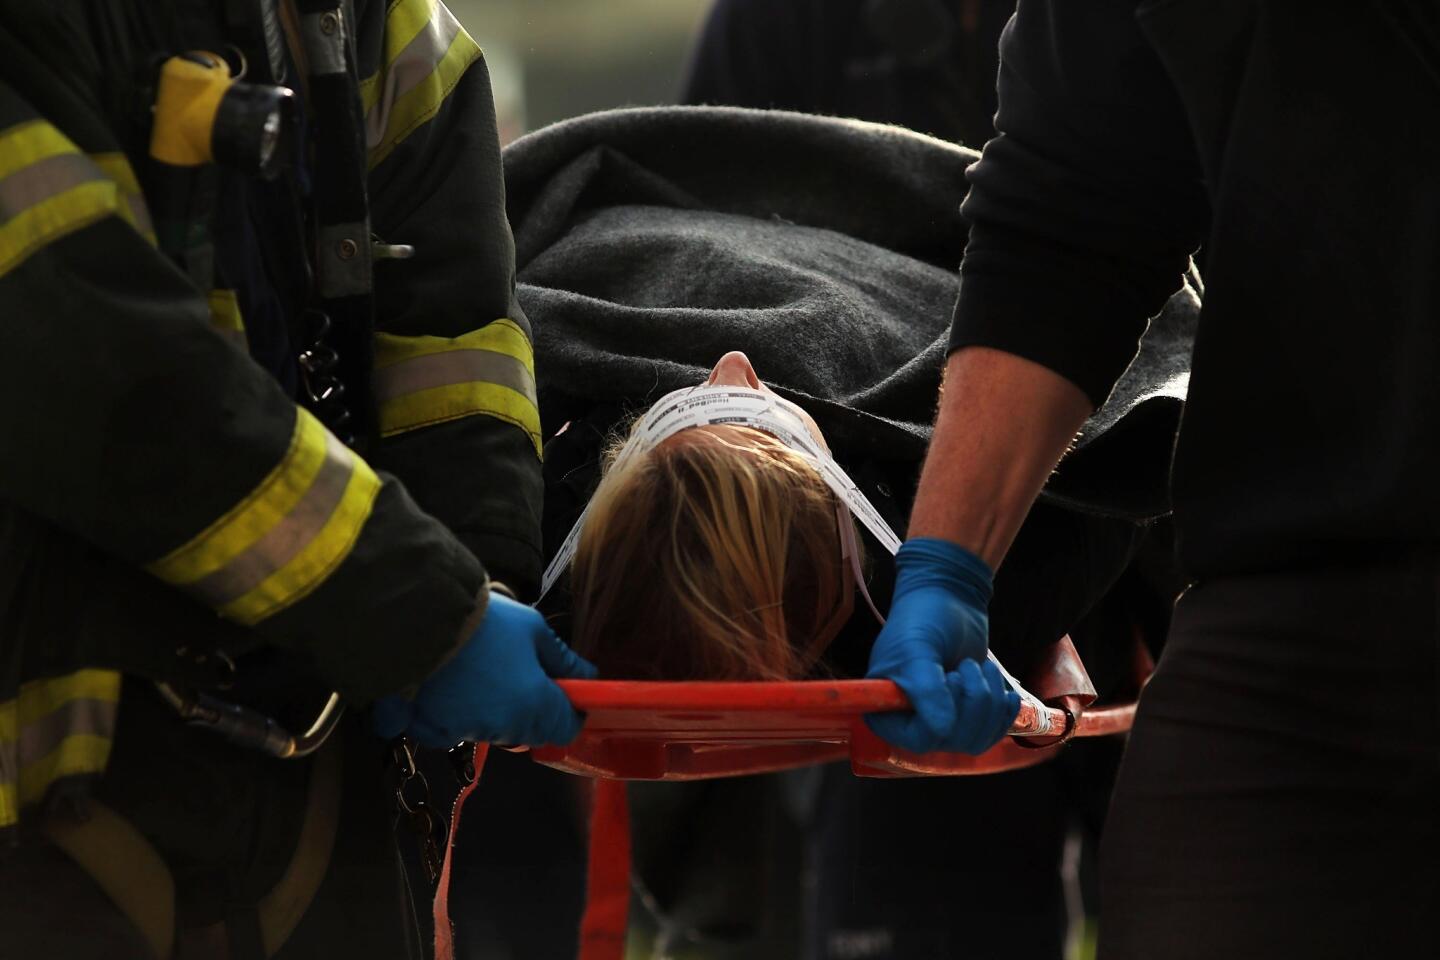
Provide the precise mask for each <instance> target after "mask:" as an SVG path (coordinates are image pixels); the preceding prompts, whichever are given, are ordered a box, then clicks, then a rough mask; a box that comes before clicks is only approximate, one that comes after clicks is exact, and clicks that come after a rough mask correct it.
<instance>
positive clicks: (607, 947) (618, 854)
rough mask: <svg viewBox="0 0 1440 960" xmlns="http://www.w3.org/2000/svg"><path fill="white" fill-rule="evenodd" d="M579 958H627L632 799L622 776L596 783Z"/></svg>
mask: <svg viewBox="0 0 1440 960" xmlns="http://www.w3.org/2000/svg"><path fill="white" fill-rule="evenodd" d="M594 796H595V802H594V806H593V808H592V809H591V813H590V867H589V876H588V877H587V878H586V884H585V917H584V919H582V920H581V921H580V960H624V957H625V930H626V927H627V926H628V925H629V922H630V801H629V797H628V795H627V794H626V792H625V781H623V780H597V781H595V791H594Z"/></svg>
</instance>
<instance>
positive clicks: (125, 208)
mask: <svg viewBox="0 0 1440 960" xmlns="http://www.w3.org/2000/svg"><path fill="white" fill-rule="evenodd" d="M90 159H91V161H92V162H94V164H95V166H97V167H99V168H100V171H101V172H102V173H104V174H105V176H107V177H109V178H110V179H111V180H114V181H115V182H116V183H117V184H118V185H119V187H120V198H121V199H122V200H124V201H125V202H124V203H123V204H122V205H121V207H120V215H121V216H122V217H124V218H125V221H126V222H127V223H129V224H130V225H131V226H132V227H134V228H135V229H136V230H137V231H139V233H140V235H141V236H143V237H144V238H145V239H146V240H149V241H150V243H151V245H152V246H153V245H154V244H156V243H157V241H156V239H155V226H154V224H153V223H151V221H150V208H149V207H147V206H146V205H145V194H144V191H142V190H141V189H140V181H139V180H138V179H136V177H135V171H134V170H133V169H132V168H131V167H130V160H129V158H128V157H126V156H125V154H123V153H119V152H114V153H92V154H90Z"/></svg>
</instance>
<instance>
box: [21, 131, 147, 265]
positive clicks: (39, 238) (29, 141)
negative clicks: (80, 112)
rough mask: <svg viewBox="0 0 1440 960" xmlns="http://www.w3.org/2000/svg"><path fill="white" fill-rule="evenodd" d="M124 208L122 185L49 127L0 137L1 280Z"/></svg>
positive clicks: (119, 213) (59, 133)
mask: <svg viewBox="0 0 1440 960" xmlns="http://www.w3.org/2000/svg"><path fill="white" fill-rule="evenodd" d="M121 208H122V204H121V201H120V197H119V185H118V184H117V183H116V182H115V181H114V180H111V179H109V178H108V177H106V176H105V174H104V173H103V172H101V170H100V168H99V167H97V166H95V164H93V163H91V162H90V160H89V159H88V158H86V157H85V155H84V154H82V153H81V152H80V151H79V148H77V147H76V146H75V144H73V143H71V142H70V140H68V139H67V138H66V137H65V135H64V134H62V133H61V132H60V131H59V130H56V129H55V128H54V127H53V126H51V125H50V124H48V123H46V122H44V121H43V120H31V121H27V122H25V123H21V124H17V125H16V126H13V127H10V128H8V129H6V130H4V131H3V132H0V276H4V275H5V274H6V273H8V272H10V271H11V270H13V269H15V267H17V266H19V265H20V264H21V263H22V262H24V260H25V259H26V258H28V257H29V256H30V255H32V254H33V253H35V252H36V251H37V250H39V249H40V248H41V247H43V246H45V245H46V244H48V243H51V242H53V241H55V240H58V239H59V238H61V237H63V236H65V235H66V234H69V233H73V232H74V231H76V230H79V229H82V228H83V227H86V226H88V225H89V224H91V223H94V222H95V221H96V220H99V219H101V218H103V217H106V216H110V215H112V214H117V215H122V216H123V214H121Z"/></svg>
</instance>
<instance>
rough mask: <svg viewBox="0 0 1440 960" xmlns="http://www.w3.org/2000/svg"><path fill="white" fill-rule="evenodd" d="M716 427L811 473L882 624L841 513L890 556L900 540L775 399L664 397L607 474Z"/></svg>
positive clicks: (548, 572)
mask: <svg viewBox="0 0 1440 960" xmlns="http://www.w3.org/2000/svg"><path fill="white" fill-rule="evenodd" d="M718 424H729V425H732V426H740V427H753V428H755V429H757V430H763V431H765V432H766V433H768V434H770V435H771V436H773V437H775V438H776V439H777V440H779V441H780V442H781V443H783V444H785V446H787V447H789V448H790V449H792V450H794V451H795V452H796V453H798V454H800V456H802V457H804V458H805V460H806V461H808V462H809V463H810V465H811V466H812V467H814V468H815V471H816V472H817V473H819V474H820V478H821V479H822V480H824V481H825V485H826V486H828V487H829V488H830V489H831V491H833V492H834V494H835V496H836V499H837V500H838V501H839V503H840V504H841V507H840V514H839V517H838V520H839V521H840V523H839V526H840V543H841V550H842V552H843V554H844V556H845V558H846V559H848V560H849V561H850V564H851V569H852V570H853V571H854V573H855V585H856V587H858V588H859V590H860V593H861V594H862V595H863V596H864V597H865V602H866V603H867V604H869V606H870V609H871V611H873V612H874V614H875V616H876V618H877V619H879V620H880V622H881V623H884V622H885V618H884V617H883V616H881V614H880V612H879V611H878V610H876V609H875V603H874V601H872V600H871V599H870V591H869V590H868V589H866V587H865V577H864V575H863V573H862V571H861V569H860V551H859V549H858V546H857V544H856V543H855V527H854V525H853V524H851V523H850V522H849V517H848V516H846V513H847V512H848V513H850V514H854V516H855V517H856V519H858V520H859V521H860V522H861V523H863V524H864V525H865V529H867V530H869V531H870V533H871V534H873V535H874V537H875V539H876V540H879V541H880V543H881V545H882V546H884V547H885V549H886V550H889V551H890V553H891V554H894V553H895V551H897V550H899V549H900V538H899V537H897V536H896V535H895V531H894V530H891V529H890V525H889V524H887V523H886V522H885V520H884V518H883V517H881V516H880V513H879V511H877V510H876V509H875V506H874V504H872V503H871V502H870V501H869V500H868V499H866V497H865V494H863V493H861V492H860V488H859V487H857V486H856V485H855V482H854V481H853V480H851V479H850V477H849V476H847V475H846V473H845V471H844V470H842V469H841V468H840V465H839V464H838V463H836V462H835V459H834V458H833V457H831V456H830V454H829V452H828V451H827V450H826V449H825V448H824V447H823V446H822V445H821V443H820V441H819V440H818V439H816V438H815V436H813V435H812V434H811V433H810V430H809V429H808V428H807V427H806V425H805V422H804V421H803V420H801V419H800V417H799V416H798V415H797V414H796V413H795V411H793V410H791V409H790V408H789V407H788V406H787V405H786V402H785V401H784V400H782V399H780V398H779V397H777V396H776V395H775V394H773V393H769V392H768V391H764V390H751V389H749V388H746V387H716V386H708V385H701V386H698V387H687V388H685V389H681V390H675V391H673V392H671V393H667V394H666V395H665V396H663V397H661V398H660V400H659V401H658V402H656V404H655V405H654V406H652V407H651V408H650V409H649V411H647V412H646V414H645V416H643V417H642V418H641V419H640V422H639V423H637V424H636V425H635V427H634V429H633V430H632V431H631V432H630V437H629V439H628V440H626V441H625V445H624V446H623V447H621V448H620V453H619V455H617V456H616V458H615V462H614V464H613V465H612V466H611V468H610V469H611V470H621V469H624V467H625V466H626V464H628V463H629V462H630V461H631V460H634V459H636V458H637V457H642V456H644V455H645V454H647V453H649V452H650V451H651V450H653V449H654V448H655V446H656V445H657V444H659V443H661V442H663V441H665V440H667V439H669V438H670V437H673V436H674V435H675V434H677V433H679V432H680V431H681V430H689V429H691V428H692V427H704V426H715V425H718ZM847 508H848V511H847ZM589 513H590V508H589V506H588V505H587V506H586V508H585V511H584V512H583V513H581V514H580V518H579V519H578V520H576V521H575V526H573V527H571V528H570V533H569V534H567V535H566V537H565V542H564V543H562V544H561V545H560V550H559V551H558V552H557V553H556V554H555V557H554V559H552V560H551V561H550V565H549V566H548V567H546V568H545V576H544V577H543V579H542V580H541V581H540V595H541V596H544V595H545V594H546V593H548V592H549V591H550V588H551V587H552V586H554V585H555V581H556V580H558V579H559V578H560V574H561V573H563V572H564V571H565V568H566V567H568V566H569V565H570V561H571V560H573V559H574V557H575V550H576V547H577V546H578V545H579V542H580V531H581V530H582V529H583V528H584V526H585V518H586V516H587V515H588V514H589Z"/></svg>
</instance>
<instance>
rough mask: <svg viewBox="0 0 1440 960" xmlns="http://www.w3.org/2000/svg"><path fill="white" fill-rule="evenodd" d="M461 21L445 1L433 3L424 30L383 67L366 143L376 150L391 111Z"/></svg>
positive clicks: (436, 59)
mask: <svg viewBox="0 0 1440 960" xmlns="http://www.w3.org/2000/svg"><path fill="white" fill-rule="evenodd" d="M460 30H461V27H460V21H459V20H456V19H455V15H454V14H452V13H451V12H450V11H449V10H448V9H446V7H445V4H443V3H437V4H435V13H434V15H433V16H432V17H431V18H430V22H429V23H427V24H425V29H424V30H421V31H420V32H419V33H417V34H416V35H415V39H414V40H411V41H410V42H409V43H407V44H405V49H404V50H401V51H400V52H399V53H398V54H397V55H396V56H395V59H394V60H392V61H390V63H389V64H387V65H386V67H385V78H384V81H383V85H382V86H381V89H380V99H379V100H377V101H376V102H375V105H374V106H373V107H371V108H370V111H369V112H368V113H366V114H365V146H366V147H367V148H368V149H371V150H373V149H375V147H377V146H378V145H379V144H380V141H381V139H382V138H383V137H384V136H385V129H386V127H387V126H388V125H389V123H390V110H391V108H392V107H393V106H394V105H395V101H396V100H399V99H400V98H401V97H403V96H404V95H405V94H407V93H409V92H410V91H411V90H414V89H415V88H416V87H418V86H419V85H420V84H421V83H422V82H424V80H425V78H426V77H428V76H430V74H432V73H434V72H435V68H436V67H438V66H439V65H440V61H441V60H443V59H445V54H446V52H447V51H449V49H450V44H452V43H454V42H455V38H456V37H457V36H459V35H460Z"/></svg>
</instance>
